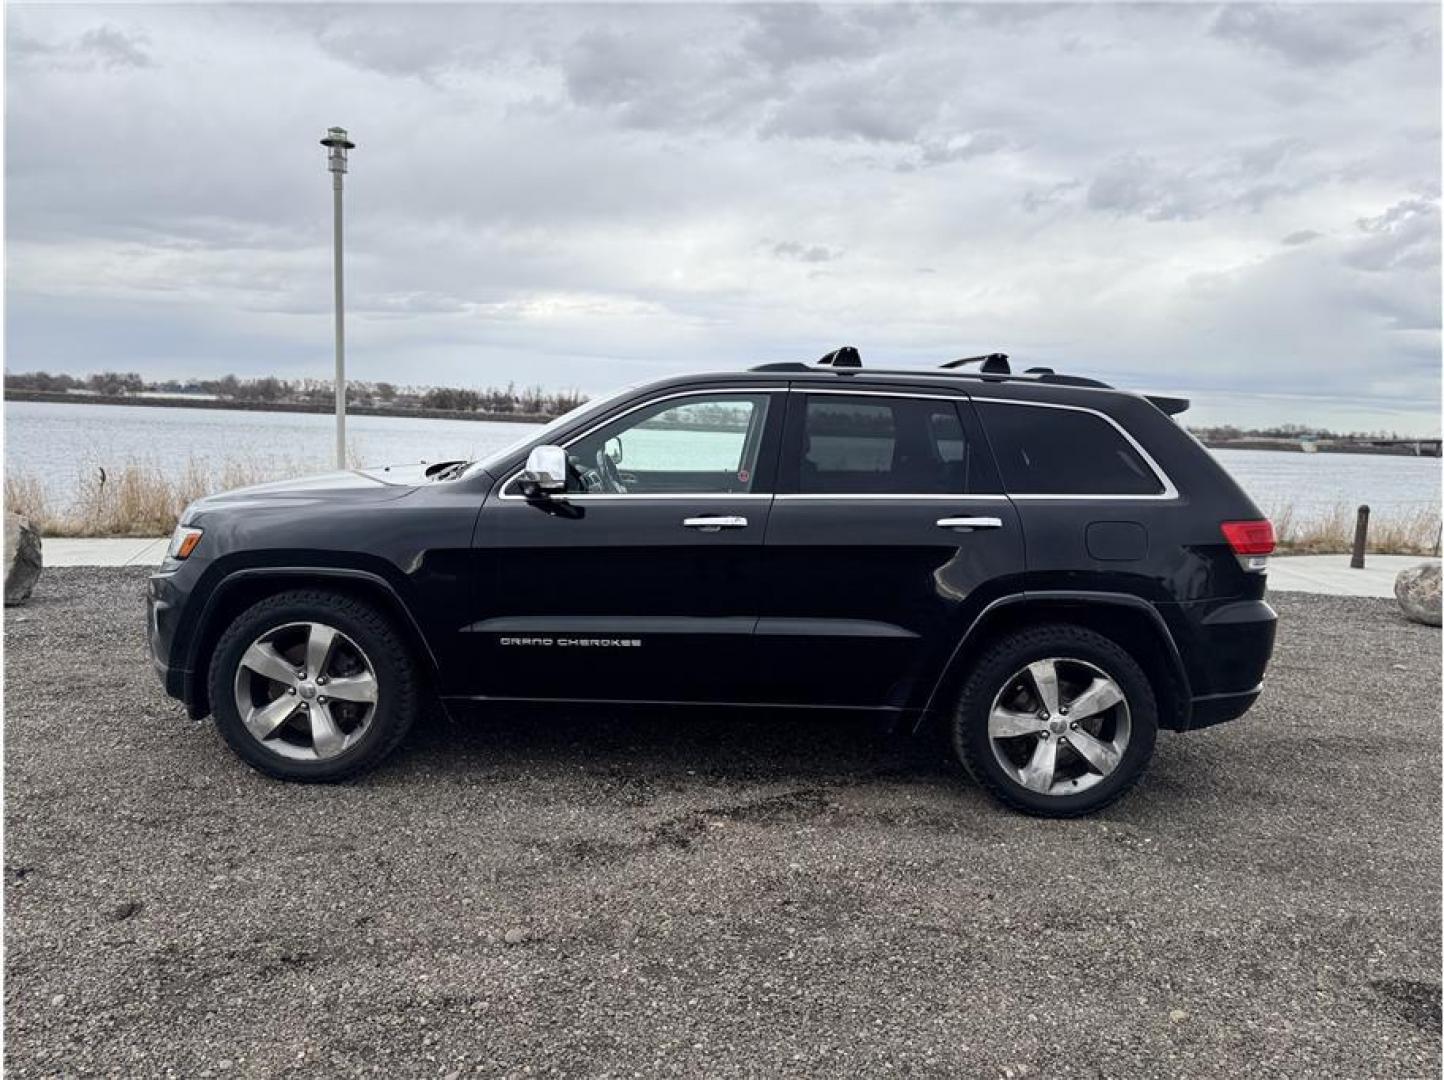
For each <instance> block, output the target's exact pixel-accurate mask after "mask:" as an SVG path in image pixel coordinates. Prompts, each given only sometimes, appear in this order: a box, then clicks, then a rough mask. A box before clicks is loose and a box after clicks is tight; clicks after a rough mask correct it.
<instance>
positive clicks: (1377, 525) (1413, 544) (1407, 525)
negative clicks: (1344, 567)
mask: <svg viewBox="0 0 1444 1080" xmlns="http://www.w3.org/2000/svg"><path fill="white" fill-rule="evenodd" d="M1356 515H1357V508H1356V507H1352V506H1335V507H1334V508H1333V509H1331V510H1329V511H1328V512H1327V513H1324V514H1321V515H1313V516H1310V517H1304V516H1302V515H1301V514H1299V512H1298V510H1297V508H1296V507H1295V506H1294V505H1293V504H1292V503H1284V504H1282V505H1278V506H1274V507H1272V508H1271V509H1270V510H1269V518H1270V519H1271V520H1272V521H1273V523H1274V531H1275V532H1276V533H1277V534H1278V541H1279V550H1280V551H1281V552H1284V553H1287V554H1291V555H1337V554H1341V553H1344V552H1348V551H1352V550H1353V547H1354V523H1355V518H1356ZM1439 528H1440V520H1439V511H1438V510H1437V509H1435V508H1434V507H1430V506H1421V507H1418V508H1416V509H1414V510H1406V511H1403V512H1396V513H1392V514H1390V513H1379V514H1374V515H1372V516H1371V517H1370V518H1369V542H1368V550H1369V551H1370V552H1372V553H1373V554H1375V555H1433V554H1436V553H1437V552H1438V550H1439V548H1438V544H1439Z"/></svg>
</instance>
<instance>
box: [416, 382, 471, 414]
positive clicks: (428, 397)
mask: <svg viewBox="0 0 1444 1080" xmlns="http://www.w3.org/2000/svg"><path fill="white" fill-rule="evenodd" d="M421 404H422V405H424V406H425V407H426V408H428V409H448V410H451V411H453V412H475V411H476V409H477V408H479V407H480V405H481V395H480V394H478V393H477V392H476V391H475V390H458V389H456V388H455V387H450V386H434V387H432V388H431V389H430V390H428V391H426V393H424V394H423V395H421Z"/></svg>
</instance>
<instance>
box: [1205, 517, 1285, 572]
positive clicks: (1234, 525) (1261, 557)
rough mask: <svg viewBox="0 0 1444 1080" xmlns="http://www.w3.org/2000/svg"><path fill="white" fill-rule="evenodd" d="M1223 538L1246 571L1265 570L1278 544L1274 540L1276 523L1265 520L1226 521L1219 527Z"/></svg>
mask: <svg viewBox="0 0 1444 1080" xmlns="http://www.w3.org/2000/svg"><path fill="white" fill-rule="evenodd" d="M1219 529H1221V530H1222V531H1223V538H1224V539H1225V540H1227V541H1228V546H1229V547H1231V548H1233V553H1234V554H1235V555H1237V556H1238V561H1239V565H1240V566H1242V567H1243V568H1244V569H1245V570H1265V569H1267V568H1268V557H1269V556H1270V555H1271V554H1273V550H1274V548H1275V547H1276V546H1277V543H1276V541H1275V539H1274V523H1273V522H1272V521H1269V520H1268V519H1267V518H1264V519H1262V520H1259V521H1225V522H1223V523H1222V524H1220V525H1219Z"/></svg>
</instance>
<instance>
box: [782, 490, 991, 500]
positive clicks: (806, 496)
mask: <svg viewBox="0 0 1444 1080" xmlns="http://www.w3.org/2000/svg"><path fill="white" fill-rule="evenodd" d="M774 498H777V499H788V500H797V501H799V502H801V501H807V502H836V501H838V500H840V499H863V500H881V501H889V500H890V501H894V502H897V501H907V502H918V501H920V500H924V501H927V502H968V501H975V502H998V501H999V500H1006V499H1007V498H1008V496H1006V495H1003V494H1001V493H1000V494H997V495H987V494H983V493H980V492H973V493H971V494H967V495H939V494H936V493H929V494H927V495H922V494H918V495H906V494H903V495H898V494H894V493H892V492H889V493H886V494H880V493H879V494H874V493H871V492H839V493H838V494H836V495H828V494H826V493H821V492H814V491H809V492H805V493H802V492H789V493H787V494H782V495H776V496H774Z"/></svg>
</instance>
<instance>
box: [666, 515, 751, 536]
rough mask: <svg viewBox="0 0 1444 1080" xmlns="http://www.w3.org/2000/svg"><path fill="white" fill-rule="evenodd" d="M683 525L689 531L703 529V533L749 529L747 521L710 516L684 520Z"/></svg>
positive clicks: (723, 516)
mask: <svg viewBox="0 0 1444 1080" xmlns="http://www.w3.org/2000/svg"><path fill="white" fill-rule="evenodd" d="M682 524H683V525H685V526H687V528H689V529H701V530H702V531H703V532H721V531H722V530H723V529H745V528H747V519H746V518H745V517H730V516H726V515H721V514H708V515H706V516H704V517H690V518H683V519H682Z"/></svg>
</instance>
